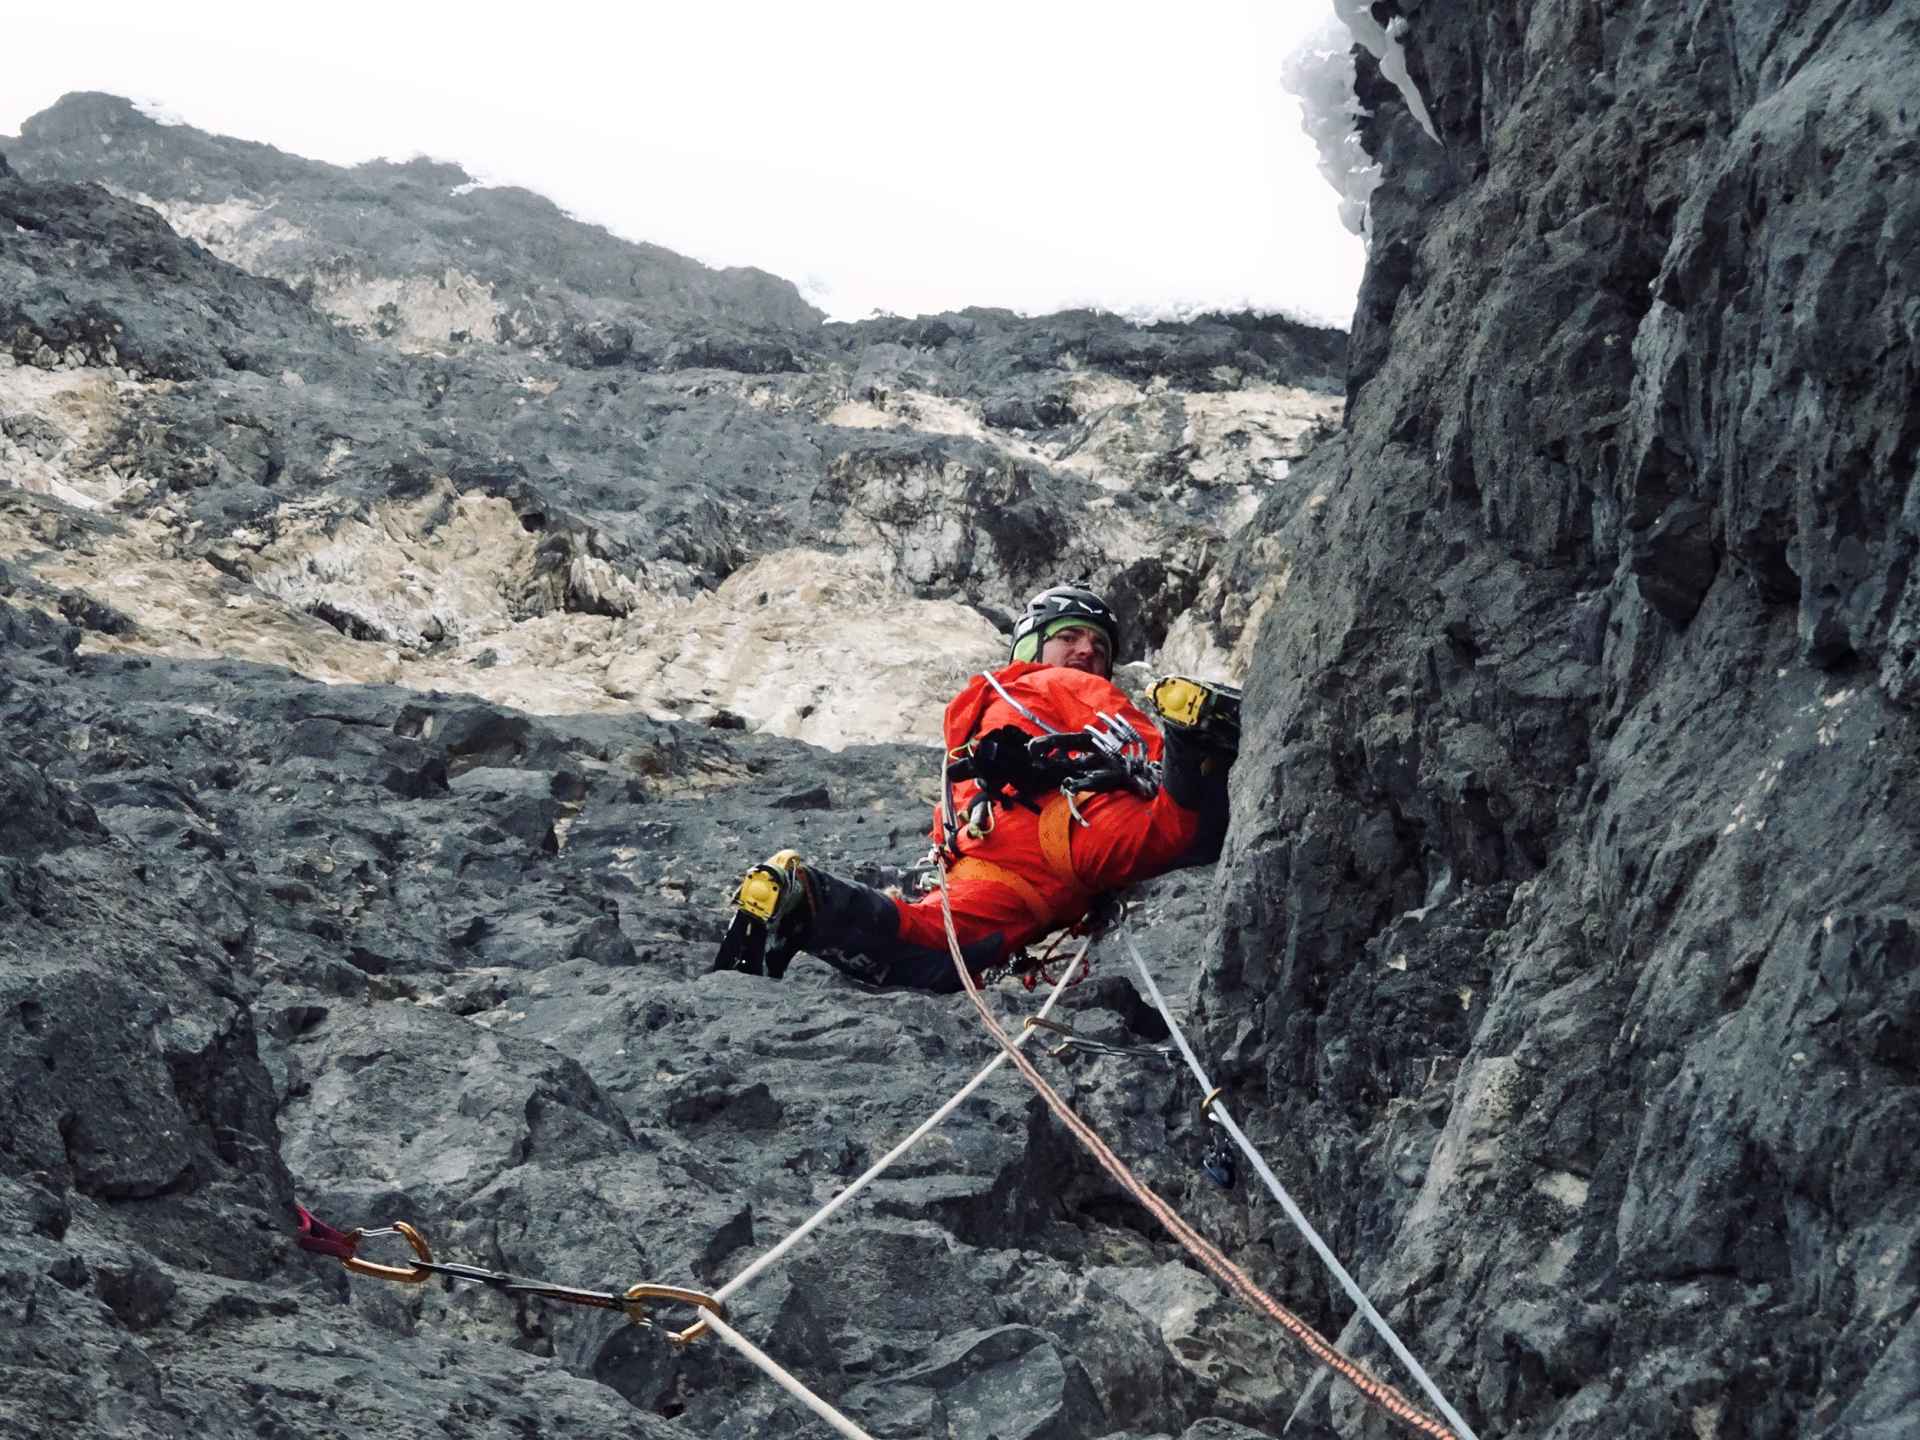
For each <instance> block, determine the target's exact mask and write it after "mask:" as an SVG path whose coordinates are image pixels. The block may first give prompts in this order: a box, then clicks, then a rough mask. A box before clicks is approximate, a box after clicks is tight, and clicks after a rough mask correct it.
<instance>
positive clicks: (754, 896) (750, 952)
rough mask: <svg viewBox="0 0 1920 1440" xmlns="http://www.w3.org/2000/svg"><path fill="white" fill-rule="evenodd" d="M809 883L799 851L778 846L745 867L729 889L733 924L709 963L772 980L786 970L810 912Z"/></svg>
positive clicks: (798, 945)
mask: <svg viewBox="0 0 1920 1440" xmlns="http://www.w3.org/2000/svg"><path fill="white" fill-rule="evenodd" d="M808 888H809V886H808V877H807V873H806V870H805V868H804V867H803V866H802V865H801V863H800V852H799V851H797V850H782V851H780V852H779V853H778V854H776V855H773V856H770V857H769V858H767V859H766V860H763V861H761V863H760V864H758V865H756V866H754V867H753V868H752V869H751V870H749V871H747V873H746V874H745V875H744V876H742V877H741V880H740V886H739V888H738V889H737V890H735V891H734V893H733V923H732V924H731V925H730V926H728V928H727V934H726V938H725V939H723V940H722V941H721V942H720V951H719V953H718V954H717V955H715V956H714V961H713V968H714V969H716V970H744V971H746V972H747V974H749V975H766V976H769V977H770V978H772V979H775V980H778V979H780V978H781V977H782V976H783V975H785V974H786V973H787V966H788V964H789V963H790V962H791V961H792V960H793V957H794V954H795V953H796V952H797V951H798V950H799V948H800V940H801V937H802V935H803V934H804V933H805V931H806V929H807V922H808V920H809V919H810V918H811V916H812V908H813V907H812V903H811V900H810V898H809V895H808Z"/></svg>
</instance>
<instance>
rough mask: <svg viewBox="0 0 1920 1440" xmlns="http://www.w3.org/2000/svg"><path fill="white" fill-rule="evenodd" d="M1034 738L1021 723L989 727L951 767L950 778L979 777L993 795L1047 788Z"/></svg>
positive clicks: (949, 770)
mask: <svg viewBox="0 0 1920 1440" xmlns="http://www.w3.org/2000/svg"><path fill="white" fill-rule="evenodd" d="M1032 741H1033V737H1032V736H1031V735H1029V734H1028V733H1027V732H1026V731H1024V730H1022V729H1021V728H1020V727H1019V726H1018V725H1002V726H1001V727H1000V728H999V729H998V730H989V731H988V732H987V733H986V734H984V735H982V736H980V737H979V738H978V739H976V740H975V741H974V742H973V745H972V746H971V747H970V748H969V749H968V751H967V753H966V754H964V755H962V756H960V757H959V758H958V759H956V760H954V761H952V762H951V763H950V764H949V765H948V766H947V775H948V778H950V779H953V780H977V781H978V782H979V783H980V788H981V789H982V790H985V791H986V792H987V793H988V794H991V795H1001V794H1006V793H1008V792H1011V793H1013V794H1014V795H1026V794H1028V793H1030V792H1032V791H1035V790H1039V789H1044V788H1047V779H1046V776H1045V775H1044V774H1043V773H1042V771H1041V769H1040V767H1039V766H1038V765H1037V764H1036V763H1035V759H1034V755H1033V750H1032V748H1031V746H1032Z"/></svg>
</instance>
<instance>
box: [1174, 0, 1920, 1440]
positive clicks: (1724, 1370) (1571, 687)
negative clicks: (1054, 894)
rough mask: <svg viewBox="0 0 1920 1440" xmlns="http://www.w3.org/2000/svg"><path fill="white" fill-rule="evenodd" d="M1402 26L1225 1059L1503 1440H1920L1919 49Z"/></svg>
mask: <svg viewBox="0 0 1920 1440" xmlns="http://www.w3.org/2000/svg"><path fill="white" fill-rule="evenodd" d="M1373 9H1374V13H1375V15H1376V16H1379V17H1381V18H1383V19H1386V20H1388V21H1389V22H1390V24H1391V27H1392V29H1393V30H1394V31H1395V32H1396V33H1398V34H1399V35H1400V37H1401V39H1402V41H1403V43H1404V46H1405V50H1406V56H1407V60H1408V67H1409V71H1410V74H1411V77H1412V79H1413V81H1414V82H1415V83H1416V84H1417V86H1418V87H1419V90H1420V92H1421V93H1422V94H1423V95H1424V97H1425V101H1426V108H1427V109H1428V111H1429V113H1430V115H1431V117H1432V121H1433V124H1434V126H1435V127H1436V130H1437V134H1438V139H1437V141H1435V140H1433V139H1430V138H1429V137H1428V136H1427V135H1426V134H1425V133H1424V131H1423V130H1422V129H1421V128H1420V126H1419V125H1418V124H1416V123H1415V121H1414V119H1413V118H1412V117H1411V116H1410V115H1409V113H1408V110H1407V107H1406V105H1405V104H1404V103H1403V100H1402V98H1401V96H1400V94H1399V92H1398V91H1397V90H1396V89H1395V88H1394V87H1393V86H1391V85H1388V84H1386V83H1383V82H1381V81H1380V80H1379V78H1378V76H1377V73H1376V72H1373V71H1371V69H1370V67H1369V65H1368V61H1367V58H1366V57H1365V56H1364V55H1362V56H1361V57H1360V63H1361V72H1362V80H1361V89H1362V94H1363V99H1364V100H1365V101H1366V103H1367V104H1368V106H1369V107H1370V110H1371V113H1370V114H1369V116H1368V117H1367V119H1366V120H1365V121H1364V125H1363V135H1364V138H1365V140H1366V143H1367V145H1368V148H1369V151H1370V152H1371V153H1372V155H1373V156H1374V157H1375V158H1376V159H1377V160H1378V161H1379V162H1380V164H1381V166H1382V176H1381V183H1380V186H1379V189H1378V190H1377V191H1376V192H1375V194H1374V197H1373V211H1372V215H1373V227H1374V230H1373V248H1372V252H1371V260H1370V265H1369V269H1368V274H1367V279H1366V284H1365V288H1364V292H1363V294H1362V297H1361V300H1360V305H1359V310H1358V314H1357V315H1356V318H1355V323H1354V329H1353V336H1352V354H1351V363H1350V368H1349V373H1348V393H1349V399H1350V405H1349V410H1348V414H1347V420H1346V430H1345V435H1344V438H1343V441H1342V442H1341V443H1340V444H1338V445H1336V446H1329V447H1323V449H1322V450H1321V451H1320V452H1319V453H1318V454H1317V455H1316V456H1315V457H1314V458H1313V460H1312V461H1310V462H1309V463H1308V465H1306V466H1305V467H1303V468H1302V470H1301V472H1300V473H1299V474H1298V475H1297V476H1296V479H1297V481H1298V483H1299V484H1301V485H1302V486H1303V487H1310V489H1311V492H1312V493H1311V496H1310V499H1309V501H1308V504H1307V506H1306V507H1305V508H1304V509H1301V508H1298V507H1297V504H1290V505H1289V506H1287V507H1285V508H1284V509H1283V508H1281V507H1278V506H1274V507H1271V508H1270V509H1269V511H1267V512H1266V513H1263V514H1262V515H1261V516H1259V517H1257V518H1256V519H1255V521H1254V522H1253V524H1252V525H1251V526H1250V527H1249V531H1248V536H1249V537H1251V536H1252V535H1254V534H1260V535H1262V537H1263V539H1262V542H1261V543H1263V544H1264V545H1265V546H1266V547H1267V559H1266V561H1265V562H1264V563H1263V561H1262V559H1261V558H1260V557H1258V556H1256V555H1255V554H1254V553H1253V547H1252V541H1251V539H1250V538H1249V539H1247V540H1245V541H1243V542H1242V552H1243V553H1242V554H1241V556H1240V557H1239V559H1238V560H1237V561H1236V564H1237V565H1238V567H1239V568H1238V571H1237V572H1236V573H1237V583H1238V584H1239V585H1241V586H1242V587H1245V586H1247V585H1252V584H1257V583H1262V582H1263V581H1264V582H1265V583H1267V584H1269V585H1272V584H1274V583H1275V582H1276V577H1277V578H1278V583H1280V584H1282V585H1283V586H1284V593H1283V597H1282V598H1281V599H1280V600H1279V602H1278V603H1276V604H1274V605H1273V606H1272V607H1271V608H1270V609H1268V610H1267V611H1266V614H1265V618H1264V622H1263V623H1262V624H1261V626H1260V628H1259V631H1258V638H1257V642H1256V644H1255V645H1254V647H1253V655H1254V663H1253V667H1252V672H1251V675H1250V679H1249V691H1248V705H1249V709H1250V715H1249V723H1248V732H1247V733H1248V737H1249V739H1248V745H1247V749H1246V751H1245V753H1244V754H1243V756H1242V758H1241V761H1240V766H1239V769H1238V771H1237V772H1236V787H1237V788H1236V794H1235V800H1236V811H1235V823H1234V831H1233V835H1232V838H1231V841H1230V848H1229V853H1228V855H1227V858H1226V859H1225V860H1224V861H1223V863H1222V864H1221V866H1220V871H1219V876H1218V879H1217V881H1216V891H1215V895H1216V899H1217V902H1218V906H1219V912H1218V916H1217V919H1216V921H1215V926H1214V929H1213V932H1212V934H1213V938H1212V942H1211V945H1210V960H1209V964H1208V965H1207V967H1206V971H1205V976H1204V979H1203V981H1202V983H1201V987H1200V991H1199V993H1200V996H1201V999H1202V1002H1203V1004H1204V1007H1205V1011H1206V1013H1207V1016H1208V1024H1207V1035H1208V1038H1209V1040H1210V1042H1211V1044H1212V1045H1213V1046H1214V1047H1215V1049H1216V1050H1217V1051H1218V1053H1220V1054H1221V1055H1222V1056H1223V1057H1225V1058H1226V1062H1227V1068H1228V1069H1229V1070H1230V1072H1231V1081H1232V1084H1233V1085H1234V1086H1235V1087H1236V1088H1237V1089H1238V1091H1239V1093H1240V1095H1241V1097H1242V1104H1243V1107H1245V1106H1251V1107H1253V1108H1254V1109H1255V1111H1256V1113H1257V1115H1258V1117H1259V1120H1260V1125H1259V1129H1260V1131H1261V1132H1262V1133H1263V1134H1264V1135H1265V1136H1266V1137H1267V1138H1269V1139H1270V1140H1271V1141H1272V1142H1273V1144H1274V1145H1275V1146H1276V1147H1277V1148H1278V1149H1279V1151H1280V1153H1281V1154H1283V1155H1284V1156H1285V1164H1284V1166H1283V1167H1282V1168H1283V1171H1284V1173H1286V1174H1287V1175H1288V1176H1290V1177H1291V1178H1292V1179H1293V1180H1294V1181H1295V1182H1296V1183H1297V1184H1298V1185H1299V1186H1300V1188H1301V1189H1302V1190H1303V1191H1306V1192H1308V1193H1310V1194H1312V1195H1313V1196H1314V1197H1315V1202H1316V1203H1317V1205H1318V1206H1320V1207H1321V1209H1322V1211H1323V1213H1325V1214H1326V1215H1327V1216H1328V1217H1329V1219H1330V1220H1331V1222H1332V1230H1333V1233H1334V1235H1335V1236H1336V1237H1337V1238H1336V1245H1337V1247H1338V1248H1342V1249H1343V1250H1344V1251H1346V1252H1347V1253H1350V1254H1354V1255H1357V1256H1360V1257H1363V1263H1362V1265H1361V1269H1362V1271H1363V1273H1364V1275H1365V1276H1366V1278H1367V1279H1368V1280H1370V1282H1371V1283H1372V1285H1373V1287H1374V1290H1375V1292H1376V1293H1375V1298H1376V1300H1377V1301H1378V1302H1379V1303H1380V1304H1381V1305H1382V1307H1383V1308H1384V1309H1386V1310H1387V1311H1388V1313H1389V1314H1390V1315H1392V1316H1395V1317H1397V1318H1398V1319H1399V1320H1400V1321H1401V1322H1403V1323H1404V1325H1405V1326H1406V1328H1407V1329H1409V1330H1411V1331H1412V1332H1413V1334H1414V1335H1415V1336H1417V1337H1418V1339H1417V1340H1416V1341H1415V1348H1416V1349H1417V1350H1424V1351H1425V1352H1426V1353H1427V1354H1429V1355H1430V1356H1432V1357H1433V1360H1434V1362H1435V1364H1436V1366H1437V1369H1438V1371H1439V1373H1441V1374H1442V1375H1443V1376H1451V1377H1453V1379H1454V1381H1455V1382H1456V1383H1457V1385H1458V1388H1459V1391H1460V1392H1461V1393H1458V1394H1456V1395H1455V1396H1454V1397H1453V1398H1454V1399H1455V1400H1456V1403H1459V1404H1460V1405H1461V1406H1462V1407H1463V1408H1464V1409H1465V1410H1466V1411H1467V1413H1468V1414H1469V1415H1470V1416H1472V1417H1475V1418H1476V1419H1477V1421H1478V1425H1479V1427H1480V1428H1479V1433H1481V1434H1482V1435H1527V1436H1538V1437H1546V1436H1552V1437H1555V1440H1561V1437H1567V1440H1570V1437H1576V1436H1596V1437H1597V1436H1615V1435H1662V1436H1667V1435H1674V1436H1681V1435H1691V1436H1700V1437H1736V1436H1738V1437H1789V1436H1793V1437H1833V1440H1839V1437H1848V1440H1865V1437H1885V1440H1891V1437H1893V1436H1896V1435H1905V1434H1909V1433H1912V1427H1913V1425H1914V1424H1915V1423H1916V1422H1915V1416H1916V1415H1920V1320H1916V1318H1915V1311H1916V1302H1917V1301H1920V1288H1917V1287H1920V1269H1917V1268H1916V1265H1917V1263H1920V1262H1916V1255H1920V1246H1917V1245H1916V1240H1917V1239H1920V1181H1917V1180H1916V1177H1915V1173H1914V1170H1913V1167H1912V1164H1911V1155H1912V1146H1913V1139H1912V1137H1913V1136H1914V1135H1915V1134H1916V1133H1920V1088H1917V1082H1920V1069H1916V1062H1915V1057H1916V1056H1917V1055H1920V944H1917V942H1916V925H1917V924H1920V888H1917V882H1916V878H1915V877H1916V875H1920V854H1916V846H1917V845H1920V798H1916V787H1915V780H1916V776H1917V774H1920V726H1917V724H1916V699H1920V689H1916V687H1917V686H1920V670H1916V660H1917V659H1920V575H1916V572H1915V565H1914V561H1915V557H1916V553H1917V552H1920V478H1917V477H1916V442H1920V422H1917V420H1916V417H1917V416H1920V408H1916V406H1915V402H1914V396H1915V393H1916V389H1915V381H1916V361H1915V350H1914V345H1915V340H1916V329H1915V326H1916V318H1917V317H1920V299H1916V296H1920V286H1917V285H1916V281H1920V249H1917V248H1916V247H1917V246H1920V188H1916V181H1915V178H1914V177H1915V174H1916V170H1915V162H1916V160H1917V159H1920V64H1917V63H1916V62H1917V61H1920V48H1917V47H1916V42H1917V41H1920V17H1916V16H1915V15H1914V13H1913V12H1912V10H1911V9H1910V8H1908V7H1904V6H1899V5H1886V4H1879V5H1853V4H1843V3H1817V0H1808V3H1793V4H1748V3H1739V0H1724V3H1690V4H1682V5H1678V6H1671V5H1658V6H1656V5H1643V4H1629V3H1610V4H1601V5H1590V4H1573V3H1545V4H1534V5H1519V4H1503V3H1462V4H1457V5H1441V4H1435V3H1425V4H1415V3H1411V0H1399V3H1397V4H1396V3H1392V0H1389V3H1386V4H1378V5H1375V6H1374V7H1373ZM1253 1230H1254V1235H1255V1237H1256V1238H1258V1239H1265V1240H1269V1241H1270V1242H1271V1243H1272V1244H1273V1245H1274V1246H1275V1248H1276V1250H1277V1252H1278V1253H1279V1255H1280V1257H1281V1259H1280V1262H1279V1264H1280V1268H1281V1269H1282V1271H1284V1272H1286V1273H1288V1274H1290V1275H1292V1276H1293V1277H1295V1279H1296V1282H1297V1285H1298V1286H1299V1287H1301V1288H1305V1287H1310V1286H1314V1285H1319V1286H1321V1287H1323V1289H1324V1288H1325V1282H1324V1281H1322V1280H1319V1279H1318V1278H1317V1271H1316V1268H1315V1266H1314V1265H1313V1263H1312V1262H1311V1260H1310V1257H1306V1256H1305V1252H1304V1250H1303V1249H1302V1247H1301V1246H1300V1244H1299V1242H1298V1241H1297V1240H1296V1239H1295V1238H1294V1237H1293V1236H1292V1235H1291V1233H1290V1232H1289V1231H1288V1230H1287V1229H1286V1227H1285V1226H1284V1225H1283V1224H1281V1223H1279V1220H1278V1217H1276V1216H1265V1215H1263V1216H1262V1217H1261V1218H1259V1219H1257V1220H1255V1221H1253ZM1296 1293H1297V1291H1296ZM1322 1313H1323V1316H1324V1317H1326V1318H1328V1319H1329V1320H1336V1319H1337V1318H1338V1317H1339V1316H1342V1315H1344V1314H1345V1313H1346V1307H1345V1305H1344V1302H1336V1301H1335V1300H1332V1299H1329V1300H1327V1301H1326V1303H1325V1305H1324V1309H1323V1312H1322ZM1348 1334H1349V1338H1350V1339H1353V1340H1355V1341H1357V1342H1359V1343H1362V1344H1364V1343H1365V1341H1364V1337H1363V1335H1362V1334H1361V1333H1360V1332H1359V1331H1357V1330H1355V1329H1353V1328H1352V1327H1349V1332H1348ZM1443 1383H1444V1382H1443ZM1312 1408H1313V1409H1314V1410H1315V1412H1316V1413H1317V1414H1319V1415H1320V1416H1321V1417H1322V1419H1324V1420H1327V1421H1328V1422H1329V1423H1333V1424H1334V1425H1335V1426H1336V1428H1337V1429H1338V1430H1339V1432H1340V1433H1359V1430H1358V1429H1356V1428H1355V1427H1357V1426H1359V1424H1360V1418H1359V1417H1358V1415H1357V1414H1356V1413H1355V1411H1354V1409H1353V1406H1352V1403H1351V1400H1350V1398H1347V1397H1341V1396H1337V1395H1336V1396H1327V1395H1325V1394H1324V1393H1322V1394H1317V1395H1316V1397H1315V1399H1314V1402H1313V1407H1312ZM1367 1433H1371V1432H1370V1431H1369V1432H1367Z"/></svg>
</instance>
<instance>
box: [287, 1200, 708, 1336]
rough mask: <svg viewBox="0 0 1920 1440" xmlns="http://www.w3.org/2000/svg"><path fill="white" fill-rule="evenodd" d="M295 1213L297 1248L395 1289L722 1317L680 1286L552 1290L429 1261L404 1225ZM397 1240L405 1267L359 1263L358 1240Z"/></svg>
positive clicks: (632, 1315)
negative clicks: (497, 1294) (364, 1224)
mask: <svg viewBox="0 0 1920 1440" xmlns="http://www.w3.org/2000/svg"><path fill="white" fill-rule="evenodd" d="M293 1208H294V1209H295V1210H297V1211H298V1212H299V1214H300V1230H299V1235H298V1244H299V1246H300V1248H301V1249H302V1250H310V1251H312V1252H313V1253H314V1254H316V1255H331V1256H333V1257H334V1258H335V1259H337V1260H339V1261H340V1263H341V1264H342V1265H344V1266H346V1268H347V1269H349V1270H351V1271H353V1273H354V1274H356V1275H368V1276H371V1277H372V1278H374V1279H376V1280H391V1281H393V1282H395V1283H396V1284H400V1285H418V1284H421V1283H422V1282H423V1281H426V1280H430V1279H432V1278H433V1277H434V1276H435V1275H442V1276H445V1277H446V1278H447V1279H449V1280H464V1281H467V1282H469V1283H471V1284H475V1285H485V1286H488V1287H489V1288H491V1289H494V1290H499V1291H503V1292H504V1293H506V1294H508V1295H524V1296H526V1297H527V1298H528V1299H532V1300H552V1301H557V1302H559V1303H561V1304H566V1305H591V1306H593V1307H595V1308H596V1309H600V1310H618V1311H620V1312H621V1313H622V1314H624V1315H625V1316H626V1317H627V1319H628V1320H630V1321H631V1322H632V1323H634V1324H635V1325H643V1326H649V1327H650V1326H651V1325H652V1323H653V1321H652V1317H651V1315H650V1314H649V1311H648V1307H649V1306H652V1305H691V1306H693V1307H694V1308H696V1309H698V1310H701V1311H703V1312H715V1311H718V1312H720V1313H722V1314H724V1313H725V1310H726V1307H725V1305H724V1304H722V1303H721V1302H720V1301H719V1300H717V1299H715V1298H714V1297H713V1296H711V1295H708V1294H706V1293H704V1292H703V1291H699V1290H689V1289H686V1288H685V1287H684V1286H680V1285H653V1284H641V1285H631V1286H628V1287H627V1289H625V1290H621V1291H612V1290H581V1289H579V1288H577V1287H575V1286H572V1285H554V1284H551V1283H549V1282H548V1281H545V1280H523V1279H520V1278H519V1277H518V1276H514V1275H509V1274H506V1273H505V1272H504V1271H500V1270H482V1269H481V1268H480V1267H479V1266H477V1265H450V1264H446V1263H444V1262H441V1261H437V1260H435V1259H434V1258H433V1250H432V1248H431V1247H430V1246H429V1245H428V1244H427V1239H426V1236H424V1235H422V1234H421V1233H420V1231H419V1230H418V1229H416V1228H415V1227H414V1226H412V1225H409V1224H408V1223H407V1222H406V1221H405V1220H396V1221H394V1223H393V1224H391V1225H384V1226H381V1227H380V1228H378V1229H373V1230H369V1229H365V1228H361V1229H355V1230H336V1229H335V1228H334V1227H333V1226H331V1225H329V1224H327V1223H326V1222H325V1221H323V1220H320V1219H318V1218H316V1217H315V1215H314V1214H313V1212H312V1211H311V1210H308V1209H307V1208H306V1207H305V1206H304V1205H296V1206H294V1207H293ZM387 1236H398V1237H399V1238H400V1239H402V1240H405V1241H406V1242H407V1244H408V1245H409V1246H410V1247H412V1250H413V1258H412V1259H411V1260H409V1261H408V1262H407V1263H406V1264H405V1265H381V1264H377V1263H375V1262H374V1261H371V1260H363V1259H361V1258H360V1255H359V1249H360V1245H361V1243H362V1242H363V1241H367V1240H377V1239H382V1238H385V1237H387Z"/></svg>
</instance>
